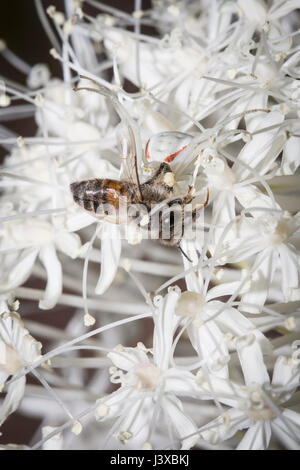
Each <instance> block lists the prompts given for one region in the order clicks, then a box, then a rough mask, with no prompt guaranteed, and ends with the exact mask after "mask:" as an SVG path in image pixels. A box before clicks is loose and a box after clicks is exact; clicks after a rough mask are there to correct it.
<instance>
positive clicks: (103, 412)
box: [96, 403, 109, 418]
mask: <svg viewBox="0 0 300 470" xmlns="http://www.w3.org/2000/svg"><path fill="white" fill-rule="evenodd" d="M108 413H109V406H107V405H105V403H100V405H99V406H98V407H97V409H96V416H97V418H105V417H106V416H108Z"/></svg>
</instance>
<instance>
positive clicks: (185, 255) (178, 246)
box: [177, 243, 192, 263]
mask: <svg viewBox="0 0 300 470" xmlns="http://www.w3.org/2000/svg"><path fill="white" fill-rule="evenodd" d="M177 248H179V250H180V251H181V253H182V254H183V256H184V257H185V258H186V259H187V260H188V261H189V262H190V263H192V260H191V258H189V257H188V255H187V254H186V253H185V252H184V251H183V249H182V248H181V246H180V243H178V245H177Z"/></svg>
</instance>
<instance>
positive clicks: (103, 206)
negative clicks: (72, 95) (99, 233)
mask: <svg viewBox="0 0 300 470" xmlns="http://www.w3.org/2000/svg"><path fill="white" fill-rule="evenodd" d="M77 90H78V89H77ZM90 90H91V91H98V90H95V89H93V88H92V89H90ZM164 134H172V133H171V132H169V133H164ZM175 134H176V136H177V139H178V135H179V133H175ZM118 137H119V142H120V144H121V145H120V157H121V167H122V173H123V178H122V179H121V180H115V179H98V178H94V179H89V180H84V181H78V182H74V183H72V184H71V185H70V189H71V192H72V195H73V199H74V201H75V203H76V204H78V205H79V206H80V207H82V208H83V209H85V210H86V211H87V212H88V213H89V214H90V215H92V216H94V217H96V218H98V219H100V220H104V221H107V222H110V223H117V224H126V223H128V222H129V221H130V222H131V221H133V222H134V223H135V224H136V225H137V226H138V227H139V228H140V229H141V230H144V231H145V230H146V231H147V232H149V231H151V234H152V235H153V231H154V232H155V234H156V236H154V237H153V236H151V237H152V238H157V239H158V240H159V242H161V243H162V244H164V245H169V246H176V247H177V248H178V249H179V250H180V251H181V252H182V254H183V255H184V256H185V257H186V258H187V259H188V260H189V261H190V259H189V258H188V257H187V255H186V254H185V253H184V251H183V250H182V248H181V245H180V243H181V240H182V237H183V235H184V230H185V226H184V222H185V219H184V217H183V214H184V209H185V206H186V205H187V204H191V203H192V201H193V199H194V189H193V187H192V186H189V188H188V191H187V194H186V195H185V196H183V197H174V184H175V175H174V172H173V171H172V168H171V166H170V164H169V163H168V161H170V159H169V160H168V157H167V158H165V161H163V162H160V164H159V166H158V168H157V169H156V171H155V172H154V174H153V176H152V177H150V178H149V179H148V180H147V181H145V182H144V183H141V182H140V178H139V172H138V165H137V152H136V142H135V138H134V132H133V130H132V128H131V126H130V125H129V124H128V125H126V126H125V127H124V126H122V127H121V130H120V131H119V136H118ZM154 137H155V136H154ZM159 137H162V134H160V135H158V138H159ZM170 137H171V136H170V135H169V139H170ZM173 140H174V139H173ZM156 141H157V138H156ZM175 141H176V139H175ZM152 146H153V145H152ZM174 153H176V155H177V153H179V151H177V152H172V151H171V152H170V155H173V154H174ZM146 154H147V157H148V158H149V142H148V144H147V148H146ZM208 200H209V191H208V190H207V196H206V200H205V201H204V202H203V203H202V204H200V205H198V206H197V207H195V208H194V209H192V211H191V213H190V219H189V220H190V223H193V222H194V221H195V220H196V218H197V215H198V213H199V210H201V209H202V208H203V207H205V206H206V205H207V204H208ZM124 208H126V210H124ZM121 209H122V210H121ZM154 219H155V222H154Z"/></svg>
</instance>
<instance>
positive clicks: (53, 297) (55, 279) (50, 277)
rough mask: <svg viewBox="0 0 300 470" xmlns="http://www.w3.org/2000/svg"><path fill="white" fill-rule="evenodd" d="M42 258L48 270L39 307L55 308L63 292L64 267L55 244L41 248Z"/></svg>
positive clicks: (45, 308)
mask: <svg viewBox="0 0 300 470" xmlns="http://www.w3.org/2000/svg"><path fill="white" fill-rule="evenodd" d="M39 256H40V259H41V262H42V263H43V265H44V267H45V269H46V271H47V285H46V290H45V293H44V295H43V298H42V299H41V300H40V302H39V308H41V309H43V310H48V309H50V308H53V307H54V306H55V305H56V303H57V301H58V299H59V297H60V296H61V293H62V267H61V264H60V261H59V259H58V257H57V255H56V251H55V248H54V245H53V244H51V245H45V246H43V247H42V248H41V250H40V254H39Z"/></svg>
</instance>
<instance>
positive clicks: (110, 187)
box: [70, 179, 132, 215]
mask: <svg viewBox="0 0 300 470" xmlns="http://www.w3.org/2000/svg"><path fill="white" fill-rule="evenodd" d="M70 189H71V192H72V194H73V199H74V201H75V202H76V204H78V205H79V206H81V207H83V208H84V209H85V210H87V211H89V212H93V213H95V214H97V215H105V214H106V212H107V208H109V207H112V208H114V209H115V210H118V209H119V203H120V200H119V198H120V197H124V198H126V199H127V200H128V201H130V200H131V199H132V191H130V190H129V185H128V183H126V182H122V181H117V180H110V179H93V180H86V181H80V182H76V183H72V184H71V185H70ZM108 212H109V211H108Z"/></svg>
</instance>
